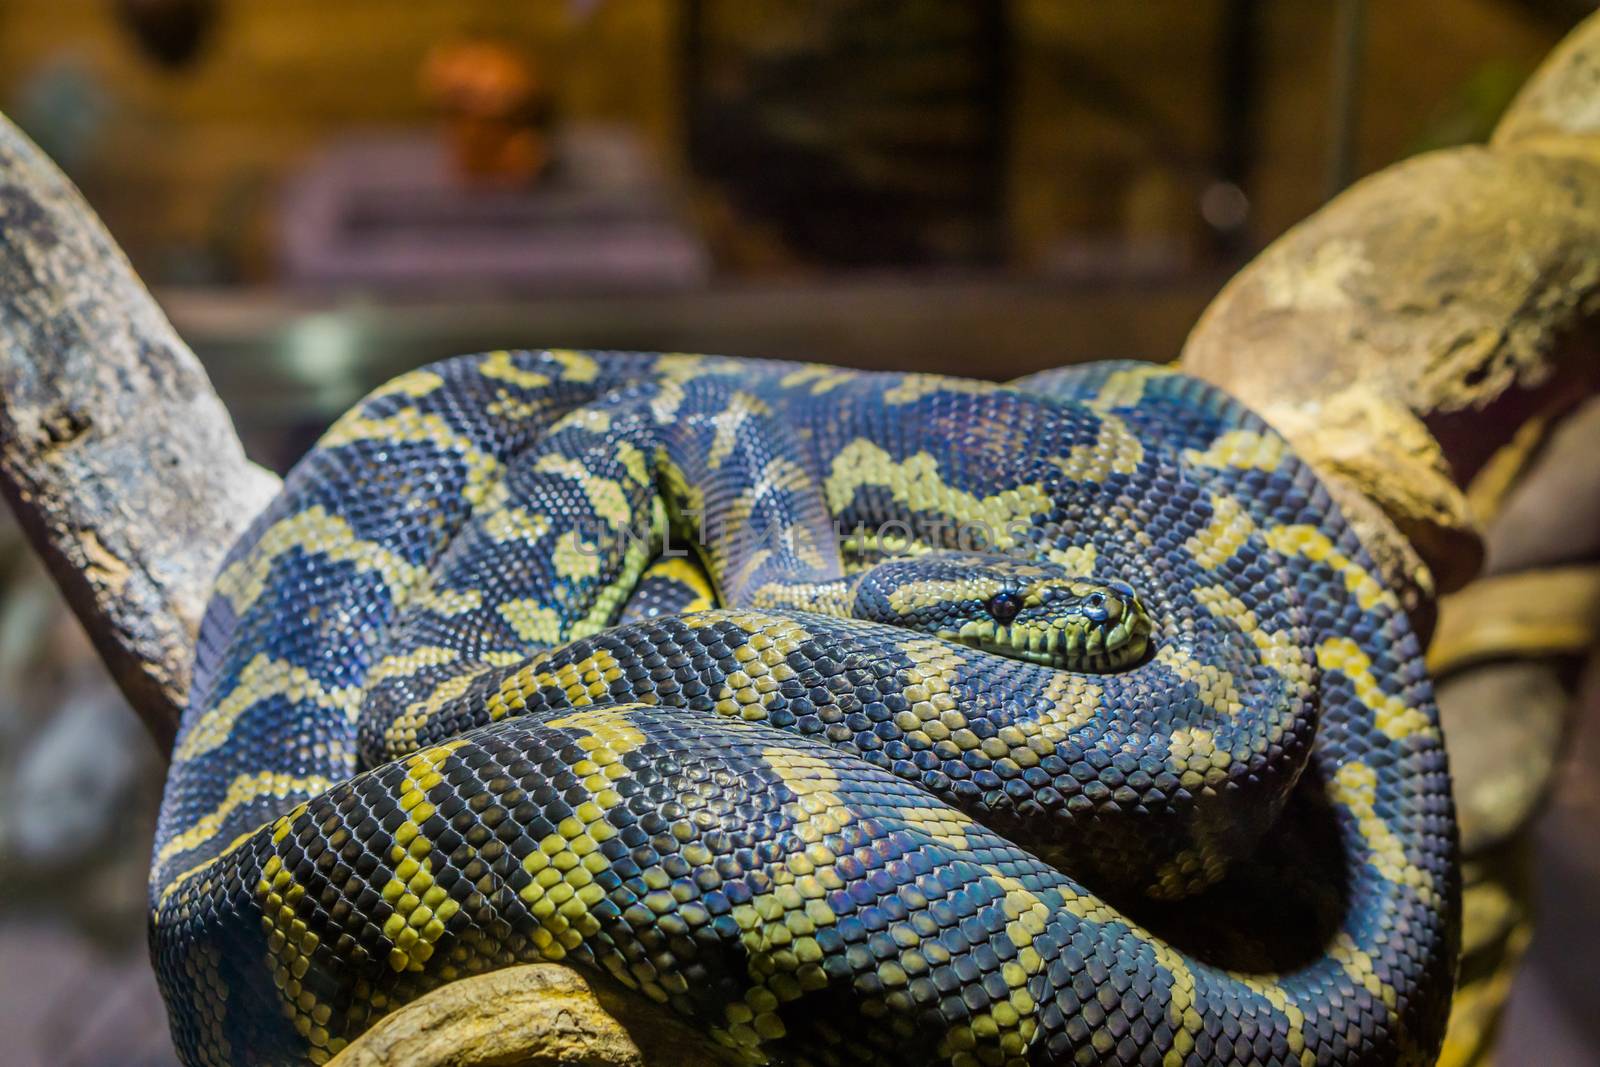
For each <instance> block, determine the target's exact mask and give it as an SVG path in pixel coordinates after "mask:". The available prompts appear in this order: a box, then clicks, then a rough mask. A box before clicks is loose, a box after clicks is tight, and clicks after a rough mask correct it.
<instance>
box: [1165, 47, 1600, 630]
mask: <svg viewBox="0 0 1600 1067" xmlns="http://www.w3.org/2000/svg"><path fill="white" fill-rule="evenodd" d="M1597 57H1600V19H1596V18H1591V19H1589V20H1588V21H1586V22H1585V23H1584V24H1582V25H1581V26H1580V27H1579V28H1578V29H1576V30H1575V31H1573V33H1572V34H1571V36H1570V37H1569V38H1568V39H1567V40H1566V41H1565V42H1563V44H1562V45H1561V47H1560V48H1558V49H1557V50H1556V51H1555V52H1554V53H1552V55H1551V58H1550V59H1549V61H1548V62H1547V63H1546V64H1545V65H1544V66H1543V67H1542V68H1541V69H1540V71H1539V72H1538V73H1537V74H1536V75H1535V76H1534V78H1533V79H1532V80H1531V81H1530V83H1529V85H1528V86H1527V88H1526V89H1525V90H1524V91H1523V93H1522V94H1521V96H1519V98H1518V99H1517V101H1516V102H1515V103H1514V104H1513V105H1512V107H1511V109H1510V111H1509V112H1508V114H1507V115H1506V117H1505V118H1504V120H1503V121H1502V122H1501V124H1500V127H1499V130H1498V131H1497V133H1496V135H1495V138H1494V141H1493V143H1492V144H1491V145H1489V146H1487V147H1468V148H1457V149H1450V150H1446V151H1442V152H1435V153H1432V154H1429V155H1426V156H1421V157H1418V158H1415V159H1411V160H1407V161H1405V162H1403V163H1400V164H1397V165H1395V166H1393V167H1390V168H1388V169H1386V170H1383V171H1380V172H1379V173H1377V174H1375V175H1373V176H1372V177H1370V178H1368V179H1366V180H1365V181H1362V182H1360V183H1358V184H1357V185H1355V186H1354V187H1352V188H1351V189H1350V190H1348V191H1347V192H1346V193H1344V194H1343V195H1341V196H1339V197H1337V198H1336V199H1334V200H1333V201H1332V202H1330V203H1329V204H1328V205H1327V206H1326V207H1324V208H1323V209H1322V210H1320V211H1318V212H1317V213H1316V214H1315V215H1313V216H1312V217H1310V218H1309V219H1307V220H1306V221H1305V222H1303V223H1301V224H1300V225H1298V226H1296V227H1294V228H1293V229H1292V230H1290V231H1289V232H1288V233H1286V234H1284V236H1283V237H1281V238H1279V239H1278V240H1277V241H1275V242H1274V243H1273V244H1272V245H1271V246H1270V247H1269V248H1268V249H1267V250H1266V251H1265V252H1263V253H1262V254H1261V255H1260V256H1259V257H1257V258H1256V260H1255V261H1254V262H1252V263H1251V264H1250V265H1249V266H1247V267H1246V268H1245V269H1244V270H1243V271H1241V272H1240V273H1239V274H1238V275H1237V276H1236V277H1235V278H1234V279H1233V280H1232V281H1231V282H1230V283H1229V284H1228V285H1227V287H1226V288H1225V289H1224V290H1223V291H1222V293H1221V294H1220V295H1219V296H1218V297H1217V299H1216V300H1215V301H1214V302H1213V303H1212V305H1211V306H1210V307H1209V308H1208V309H1207V310H1206V313H1205V315H1204V316H1203V317H1202V318H1201V320H1200V322H1199V324H1198V325H1197V326H1196V327H1195V330H1194V332H1193V333H1192V334H1191V335H1190V337H1189V340H1188V343H1187V344H1186V346H1185V347H1184V351H1183V358H1182V364H1183V367H1184V369H1185V370H1187V371H1189V372H1190V373H1193V374H1196V375H1199V376H1200V377H1203V378H1206V379H1208V380H1210V381H1213V382H1216V383H1217V384H1219V385H1222V386H1223V387H1224V388H1227V389H1228V390H1230V391H1231V392H1233V393H1234V394H1235V395H1237V396H1239V397H1240V399H1242V400H1244V401H1245V402H1246V403H1248V404H1250V405H1251V406H1253V407H1254V408H1256V410H1258V411H1259V412H1261V413H1262V414H1263V415H1264V416H1266V417H1267V418H1268V419H1269V420H1270V421H1271V422H1273V423H1274V424H1275V425H1276V426H1278V428H1279V429H1281V430H1282V431H1283V432H1284V433H1285V434H1286V435H1287V436H1288V437H1289V438H1290V439H1291V440H1292V441H1293V442H1294V443H1295V445H1296V447H1297V449H1298V450H1299V451H1300V452H1301V453H1302V454H1303V455H1305V456H1306V457H1307V458H1308V459H1310V460H1311V461H1312V462H1313V463H1314V464H1316V465H1317V466H1318V467H1319V468H1320V469H1321V471H1322V473H1323V474H1324V475H1325V476H1327V478H1328V479H1329V480H1330V482H1331V483H1332V484H1333V485H1334V487H1335V489H1336V491H1337V492H1338V493H1339V495H1340V499H1341V503H1343V504H1344V505H1345V506H1346V509H1347V511H1348V512H1349V513H1350V517H1351V519H1352V521H1353V522H1354V523H1355V524H1356V526H1357V529H1358V531H1359V532H1360V533H1361V534H1362V536H1363V539H1364V540H1365V541H1366V543H1367V545H1368V547H1369V549H1371V551H1372V552H1373V554H1374V556H1375V557H1376V558H1377V559H1378V561H1379V563H1380V565H1381V566H1383V567H1384V569H1385V572H1386V577H1387V578H1388V579H1389V582H1390V584H1391V585H1392V586H1393V587H1394V588H1396V589H1397V590H1399V591H1400V592H1401V593H1402V594H1403V596H1404V597H1405V599H1406V602H1407V606H1408V608H1409V609H1410V610H1411V611H1412V612H1413V615H1414V616H1415V617H1417V618H1418V621H1419V622H1420V623H1422V625H1423V629H1427V624H1428V621H1429V617H1430V605H1431V603H1432V600H1433V598H1434V596H1435V595H1436V594H1437V593H1439V592H1447V591H1449V590H1451V589H1454V588H1458V587H1459V586H1461V585H1462V584H1463V583H1465V582H1466V581H1467V580H1468V579H1470V578H1471V577H1472V575H1473V574H1474V573H1476V571H1477V569H1478V567H1479V566H1480V564H1481V561H1482V544H1481V535H1480V531H1479V528H1478V523H1477V521H1476V519H1475V517H1474V515H1473V514H1472V511H1471V509H1470V507H1469V506H1468V503H1467V500H1466V497H1465V494H1464V489H1465V487H1466V485H1467V483H1468V481H1469V480H1470V479H1471V478H1472V477H1473V476H1474V475H1475V474H1476V473H1477V472H1478V471H1479V470H1480V469H1481V468H1482V467H1483V465H1484V464H1485V463H1486V462H1487V461H1488V459H1489V457H1490V456H1492V455H1493V454H1494V453H1495V452H1496V450H1498V449H1499V448H1500V447H1501V446H1503V445H1505V444H1506V443H1507V442H1509V441H1510V440H1511V438H1512V436H1513V435H1514V434H1515V433H1516V431H1517V430H1518V428H1519V427H1521V426H1523V425H1524V424H1525V423H1527V422H1528V421H1529V420H1530V419H1535V418H1543V417H1546V416H1548V415H1550V414H1552V413H1553V412H1556V411H1559V410H1561V409H1562V408H1565V407H1567V406H1570V405H1571V404H1572V403H1573V402H1574V401H1575V400H1576V399H1578V398H1579V397H1581V396H1583V395H1586V394H1587V393H1589V392H1591V391H1593V390H1594V388H1595V387H1596V384H1597V382H1600V360H1597V359H1596V358H1595V352H1596V345H1597V343H1600V257H1597V256H1596V255H1595V249H1596V248H1600V123H1597V121H1596V115H1597V114H1600V77H1597V71H1600V59H1597Z"/></svg>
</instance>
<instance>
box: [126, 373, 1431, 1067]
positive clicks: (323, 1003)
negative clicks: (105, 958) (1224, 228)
mask: <svg viewBox="0 0 1600 1067" xmlns="http://www.w3.org/2000/svg"><path fill="white" fill-rule="evenodd" d="M1455 847H1456V845H1455V828H1454V817H1453V809H1452V803H1451V798H1450V791H1449V779H1448V773H1447V769H1446V764H1445V757H1444V750H1443V746H1442V741H1441V737H1440V732H1439V726H1438V721H1437V716H1436V712H1435V708H1434V703H1433V696H1432V691H1431V688H1430V685H1429V682H1428V680H1427V677H1426V675H1425V673H1424V670H1423V667H1422V661H1421V655H1420V649H1419V647H1418V643H1417V640H1416V638H1415V637H1414V635H1413V633H1412V632H1411V630H1410V629H1409V626H1408V623H1407V621H1406V619H1405V617H1404V615H1403V613H1402V612H1401V610H1400V607H1399V605H1398V603H1397V601H1396V600H1395V598H1394V597H1393V596H1392V594H1390V593H1389V592H1388V591H1387V590H1386V589H1385V588H1384V587H1382V586H1381V585H1380V584H1379V582H1378V580H1377V579H1376V578H1375V577H1374V567H1373V565H1372V563H1371V561H1370V559H1369V558H1368V557H1367V555H1366V554H1365V552H1364V551H1363V550H1362V548H1361V546H1360V544H1359V542H1358V541H1357V539H1356V537H1355V535H1354V534H1353V533H1352V531H1351V529H1350V527H1349V526H1348V525H1347V524H1346V523H1345V522H1344V520H1343V519H1342V518H1341V516H1340V514H1339V512H1338V510H1337V508H1336V507H1335V506H1334V504H1333V503H1332V502H1331V500H1330V499H1329V496H1328V494H1327V492H1326V491H1325V489H1324V488H1323V487H1322V486H1321V485H1320V484H1319V482H1318V481H1317V479H1316V477H1315V476H1314V475H1313V474H1312V473H1311V471H1310V470H1309V469H1308V468H1307V467H1306V466H1305V465H1304V464H1303V463H1301V462H1300V461H1299V460H1298V459H1297V458H1296V457H1295V456H1294V455H1293V454H1292V453H1291V451H1290V450H1289V449H1288V447H1287V446H1286V445H1285V443H1284V441H1283V440H1282V439H1281V438H1280V437H1278V436H1277V435H1275V434H1274V433H1273V432H1272V431H1271V430H1270V429H1269V428H1268V427H1267V426H1266V425H1265V424H1264V423H1263V422H1262V421H1260V420H1259V419H1257V418H1256V417H1254V416H1253V415H1251V414H1250V413H1249V412H1247V411H1245V410H1244V409H1243V408H1242V407H1240V406H1239V405H1238V404H1237V403H1235V402H1234V401H1232V400H1231V399H1229V398H1228V397H1227V396H1225V395H1224V394H1222V393H1221V392H1219V391H1218V390H1216V389H1214V388H1212V387H1210V386H1207V385H1205V384H1203V383H1201V382H1198V381H1195V380H1193V379H1190V378H1187V377H1185V376H1183V375H1181V374H1178V373H1174V372H1172V371H1169V370H1165V369H1162V368H1157V367H1151V366H1146V365H1138V364H1128V363H1120V364H1119V363H1108V364H1097V365H1091V366H1086V367H1079V368H1070V369H1065V370H1061V371H1051V372H1045V373H1043V374H1039V375H1035V376H1033V377H1031V378H1027V379H1023V380H1021V381H1018V382H1014V383H1011V384H1010V385H1009V386H999V385H993V384H987V383H981V382H974V381H967V380H962V379H956V378H945V377H937V376H931V375H916V374H883V373H866V372H857V371H849V370H842V369H838V368H833V367H826V366H820V365H800V364H786V363H772V362H763V361H742V360H730V359H721V358H712V357H694V356H670V355H669V356H655V355H637V354H624V353H584V352H564V351H550V352H495V353H490V354H487V355H479V356H470V357H461V358H458V359H453V360H448V361H445V362H442V363H438V364H434V365H432V366H430V367H427V368H424V369H421V370H418V371H415V372H412V373H410V374H407V375H405V376H403V377H401V378H398V379H396V380H394V381H392V382H390V383H389V384H388V385H386V386H384V387H382V388H381V389H379V390H378V391H377V392H375V393H373V394H372V395H371V396H369V397H368V398H367V399H365V400H364V401H363V402H362V403H361V404H360V405H359V406H358V407H357V408H355V409H354V410H353V411H352V412H350V413H349V414H347V415H345V416H344V417H343V418H342V419H340V420H339V421H338V422H336V423H335V424H334V426H333V427H332V429H331V430H329V432H328V433H327V434H326V436H325V437H324V438H323V439H322V440H321V441H320V443H319V444H318V445H317V447H316V448H315V449H314V450H313V451H312V452H311V453H310V454H309V455H308V456H307V457H306V458H305V459H304V460H303V461H302V462H301V463H300V464H299V465H298V466H297V468H296V469H295V470H294V471H293V472H292V473H291V475H290V476H289V478H288V479H287V481H286V484H285V488H284V491H283V493H282V495H281V496H280V497H279V499H278V500H277V501H276V502H275V503H274V504H273V505H272V506H271V507H270V508H269V509H268V510H267V512H266V513H265V514H264V515H262V516H261V517H260V519H258V520H257V522H256V523H255V524H254V525H253V527H252V528H251V530H250V531H249V532H248V533H247V535H246V536H245V537H244V538H243V539H242V541H241V543H240V544H239V545H238V546H237V547H236V548H235V549H234V551H233V552H232V553H231V555H230V556H229V557H228V559H227V561H226V563H225V566H224V569H223V570H222V572H221V574H220V577H219V578H218V580H217V583H216V587H215V593H214V597H213V600H212V602H211V604H210V607H209V609H208V612H207V615H206V618H205V620H204V623H203V625H202V628H201V632H200V638H199V643H198V649H197V655H196V669H195V679H194V685H193V693H192V700H191V704H190V707H189V709H188V711H187V712H186V714H185V717H184V721H183V723H182V726H181V730H180V733H179V738H178V742H177V747H176V750H175V753H174V759H173V764H172V770H171V775H170V777H169V780H168V785H167V789H166V794H165V797H164V802H163V808H162V816H161V823H160V828H159V831H158V837H157V841H156V848H155V855H154V860H153V869H152V875H151V905H152V914H153V920H152V923H153V924H152V951H153V955H154V959H155V963H156V969H157V972H158V976H159V980H160V984H161V987H162V990H163V993H164V995H165V997H166V1000H167V1003H168V1005H169V1012H170V1018H171V1024H172V1030H173V1034H174V1037H175V1040H176V1042H177V1045H178V1048H179V1050H180V1054H181V1056H182V1058H183V1060H184V1062H185V1063H188V1064H224V1063H232V1064H256V1063H272V1064H278V1063H305V1062H310V1063H322V1062H326V1061H327V1060H329V1059H330V1058H332V1057H333V1056H334V1055H336V1054H337V1053H338V1052H339V1050H340V1049H342V1048H343V1047H344V1046H345V1045H347V1044H348V1043H349V1042H350V1041H351V1040H352V1039H353V1038H355V1037H356V1036H358V1035H359V1034H360V1033H361V1032H362V1031H363V1030H364V1029H366V1028H367V1027H368V1026H370V1025H371V1024H372V1023H373V1022H374V1021H375V1020H376V1019H378V1018H379V1017H381V1016H383V1015H384V1014H385V1013H387V1012H389V1011H392V1010H394V1009H395V1008H397V1007H399V1006H400V1005H402V1004H404V1003H406V1002H407V1001H410V1000H413V999H415V998H417V997H419V996H420V995H422V994H423V993H425V992H426V991H428V990H430V989H433V988H435V987H437V986H439V985H441V984H443V983H445V982H449V981H451V980H453V979H456V978H460V977H463V976H467V975H471V974H474V973H479V972H483V971H487V970H491V969H494V968H500V967H506V966H511V965H514V964H518V963H524V962H531V961H540V960H545V961H557V960H561V961H568V962H570V963H571V964H573V965H574V966H577V967H580V968H582V969H583V970H584V971H585V973H586V974H587V975H588V976H589V977H590V979H591V980H592V981H596V982H603V983H609V984H611V985H613V986H617V987H624V988H625V989H627V990H632V991H634V993H635V995H637V996H640V997H647V998H649V999H650V1000H653V1001H655V1002H657V1003H658V1004H661V1005H665V1006H667V1007H668V1008H669V1009H670V1010H672V1011H674V1012H676V1013H678V1014H679V1015H681V1016H682V1017H684V1018H685V1019H687V1020H688V1021H690V1022H691V1023H692V1024H693V1025H695V1026H697V1027H699V1028H700V1029H702V1030H703V1032H704V1033H705V1034H706V1037H707V1040H708V1042H710V1043H714V1044H715V1045H716V1046H720V1047H721V1048H722V1049H723V1051H724V1052H725V1054H726V1055H727V1057H728V1058H730V1059H731V1060H732V1061H734V1062H749V1063H762V1062H772V1063H794V1064H816V1065H823V1064H871V1063H879V1064H914V1063H928V1064H933V1063H947V1064H952V1065H962V1067H965V1065H998V1064H1068V1063H1072V1064H1088V1063H1114V1064H1168V1065H1171V1064H1297V1065H1309V1064H1347V1063H1348V1064H1356V1063H1361V1064H1369V1063H1428V1062H1432V1058H1433V1056H1434V1055H1435V1054H1436V1052H1437V1049H1438V1045H1439V1042H1440V1040H1441V1034H1442V1030H1443V1025H1444V1018H1445V1015H1446V1012H1447V1009H1448V1005H1449V996H1450V988H1451V982H1452V979H1453V969H1454V965H1455V956H1456V950H1457V937H1458V935H1457V923H1458V914H1457V912H1458V908H1459V892H1458V884H1457V878H1458V875H1457V873H1456V855H1455ZM708 1047H710V1046H709V1045H708Z"/></svg>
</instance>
